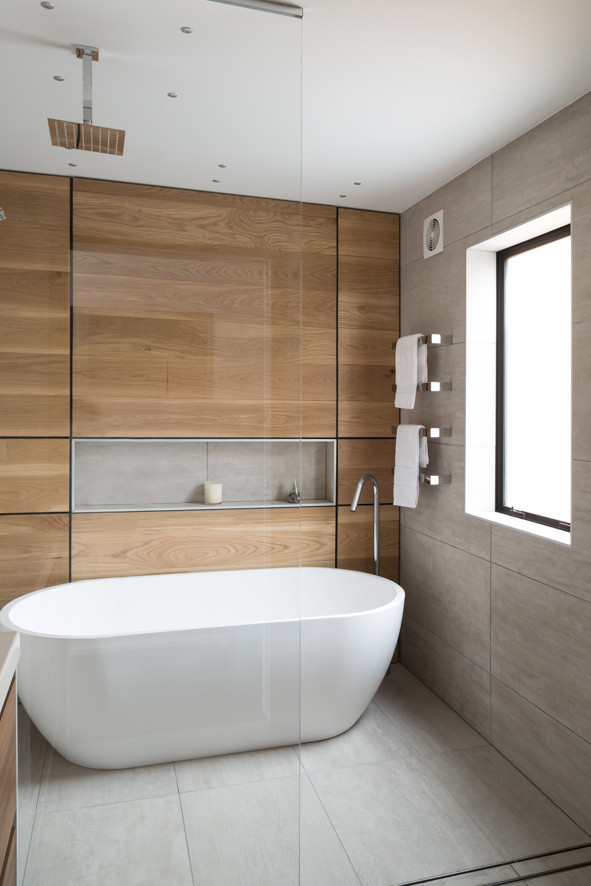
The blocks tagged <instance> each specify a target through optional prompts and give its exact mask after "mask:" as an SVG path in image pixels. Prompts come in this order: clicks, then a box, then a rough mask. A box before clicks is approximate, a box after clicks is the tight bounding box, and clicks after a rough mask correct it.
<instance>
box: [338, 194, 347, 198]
mask: <svg viewBox="0 0 591 886" xmlns="http://www.w3.org/2000/svg"><path fill="white" fill-rule="evenodd" d="M346 196H347V195H346V194H339V197H346Z"/></svg>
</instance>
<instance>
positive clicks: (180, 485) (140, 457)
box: [72, 437, 336, 513]
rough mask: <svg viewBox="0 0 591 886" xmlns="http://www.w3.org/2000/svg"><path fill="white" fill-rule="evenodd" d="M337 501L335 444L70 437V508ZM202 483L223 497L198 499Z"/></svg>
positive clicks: (293, 440) (150, 508) (80, 510)
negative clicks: (295, 495)
mask: <svg viewBox="0 0 591 886" xmlns="http://www.w3.org/2000/svg"><path fill="white" fill-rule="evenodd" d="M294 479H297V482H298V487H299V486H300V485H301V490H300V491H301V496H302V499H301V505H302V507H328V506H331V505H334V504H335V503H336V494H335V490H336V441H335V440H334V439H308V440H304V439H302V440H299V439H297V438H289V439H288V438H273V439H260V438H257V439H255V438H246V439H244V438H243V439H236V438H232V439H228V438H225V439H224V438H216V439H203V438H190V439H189V438H158V439H154V438H151V439H147V438H112V437H111V438H105V437H101V438H96V437H93V438H89V437H83V438H76V439H75V440H72V511H73V512H74V513H100V512H112V511H192V510H228V509H237V508H293V507H299V504H292V503H291V502H288V500H287V496H288V494H289V491H290V489H291V485H292V483H293V481H294ZM206 480H214V481H221V482H222V483H223V501H222V503H221V504H216V505H211V504H206V503H205V501H204V483H205V481H206Z"/></svg>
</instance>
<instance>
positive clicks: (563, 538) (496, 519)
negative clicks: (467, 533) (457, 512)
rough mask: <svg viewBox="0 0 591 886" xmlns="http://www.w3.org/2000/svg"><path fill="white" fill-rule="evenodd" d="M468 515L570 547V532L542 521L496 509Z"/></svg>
mask: <svg viewBox="0 0 591 886" xmlns="http://www.w3.org/2000/svg"><path fill="white" fill-rule="evenodd" d="M466 513H470V512H469V511H467V512H466ZM470 516H471V517H478V518H479V519H480V520H487V521H488V522H489V523H496V524H497V525H498V526H506V527H507V528H508V529H515V530H517V532H525V533H526V534H527V535H535V536H537V537H538V538H545V539H547V540H548V541H553V542H556V544H559V545H563V546H564V547H570V546H571V544H572V534H571V533H570V532H565V531H564V529H555V528H554V527H553V526H544V525H543V524H542V523H532V522H531V520H522V519H521V518H519V517H510V516H509V515H508V514H499V513H497V511H474V512H471V513H470Z"/></svg>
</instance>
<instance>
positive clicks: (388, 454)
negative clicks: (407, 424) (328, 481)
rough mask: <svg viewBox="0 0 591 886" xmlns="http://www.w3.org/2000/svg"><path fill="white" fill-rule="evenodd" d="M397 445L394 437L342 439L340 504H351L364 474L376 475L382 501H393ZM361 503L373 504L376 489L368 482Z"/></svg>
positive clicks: (340, 445)
mask: <svg viewBox="0 0 591 886" xmlns="http://www.w3.org/2000/svg"><path fill="white" fill-rule="evenodd" d="M394 446H395V441H394V440H339V442H338V447H337V449H338V464H339V471H338V481H337V503H338V504H340V505H346V504H349V505H350V504H351V501H352V499H353V494H354V492H355V487H356V486H357V483H358V481H359V479H360V478H361V477H362V476H363V475H364V474H373V476H374V477H375V478H376V480H377V481H378V487H379V490H380V502H381V503H382V504H392V491H393V481H394V474H393V470H394ZM360 502H361V504H372V503H373V490H372V487H371V486H370V485H369V484H368V483H366V484H365V486H364V487H363V492H362V493H361V498H360Z"/></svg>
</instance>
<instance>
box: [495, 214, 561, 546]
mask: <svg viewBox="0 0 591 886" xmlns="http://www.w3.org/2000/svg"><path fill="white" fill-rule="evenodd" d="M570 234H571V226H570V224H568V225H563V226H562V227H560V228H556V229H555V230H553V231H548V232H547V233H546V234H540V235H539V236H537V237H532V238H531V239H530V240H524V241H523V242H522V243H516V244H515V245H513V246H509V247H507V249H502V250H500V251H499V252H497V390H496V458H495V511H496V512H497V513H499V514H507V515H509V516H511V517H518V518H519V519H521V520H528V521H530V522H532V523H540V524H542V525H543V526H552V527H554V528H555V529H562V530H564V531H565V532H570V530H571V524H570V523H565V522H563V521H562V520H557V519H555V518H553V517H546V516H544V515H542V514H533V513H530V512H529V511H520V510H517V509H516V508H512V507H509V506H508V505H506V504H505V269H506V262H507V259H509V258H511V257H512V256H514V255H519V254H520V253H522V252H529V251H530V250H531V249H536V248H537V247H538V246H544V245H545V244H547V243H553V242H554V241H555V240H562V239H563V238H564V237H570Z"/></svg>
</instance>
